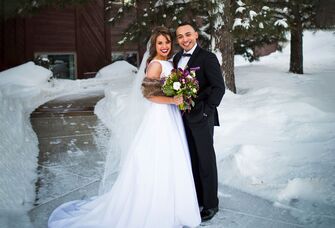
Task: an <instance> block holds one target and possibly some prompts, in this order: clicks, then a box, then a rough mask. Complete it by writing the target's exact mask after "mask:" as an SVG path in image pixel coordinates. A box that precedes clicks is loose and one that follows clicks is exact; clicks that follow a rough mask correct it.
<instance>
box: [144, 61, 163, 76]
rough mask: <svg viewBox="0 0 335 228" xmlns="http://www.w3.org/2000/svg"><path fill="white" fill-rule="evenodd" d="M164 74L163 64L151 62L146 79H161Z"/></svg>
mask: <svg viewBox="0 0 335 228" xmlns="http://www.w3.org/2000/svg"><path fill="white" fill-rule="evenodd" d="M161 73H162V64H161V63H160V62H158V61H151V62H150V63H149V65H148V68H147V72H146V77H148V78H159V77H160V75H161Z"/></svg>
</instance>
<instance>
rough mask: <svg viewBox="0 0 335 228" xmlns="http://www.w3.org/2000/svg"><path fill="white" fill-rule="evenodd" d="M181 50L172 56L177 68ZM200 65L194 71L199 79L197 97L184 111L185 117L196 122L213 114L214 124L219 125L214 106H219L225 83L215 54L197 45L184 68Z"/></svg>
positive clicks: (193, 122) (191, 122)
mask: <svg viewBox="0 0 335 228" xmlns="http://www.w3.org/2000/svg"><path fill="white" fill-rule="evenodd" d="M182 53H183V51H180V52H178V53H177V54H176V55H175V56H174V58H173V65H174V68H176V69H177V67H178V62H179V60H180V58H181V56H182ZM193 67H200V69H199V70H197V71H196V78H197V79H198V81H199V87H200V88H199V91H198V97H197V98H196V99H195V106H194V107H193V108H192V110H191V111H190V112H189V113H188V112H185V114H184V115H185V119H186V120H187V121H188V123H189V124H196V123H198V122H201V121H202V120H204V119H205V118H206V116H207V117H208V116H210V115H213V114H214V125H215V126H219V117H218V112H217V109H216V107H217V106H219V104H220V102H221V99H222V97H223V95H224V93H225V85H224V80H223V76H222V73H221V69H220V64H219V61H218V59H217V58H216V56H215V55H214V54H213V53H212V52H209V51H207V50H205V49H203V48H201V47H199V45H197V47H196V48H195V50H194V52H193V54H192V56H191V57H190V60H189V61H188V63H187V66H186V67H185V68H193Z"/></svg>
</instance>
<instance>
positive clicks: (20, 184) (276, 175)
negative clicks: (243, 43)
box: [0, 1, 335, 227]
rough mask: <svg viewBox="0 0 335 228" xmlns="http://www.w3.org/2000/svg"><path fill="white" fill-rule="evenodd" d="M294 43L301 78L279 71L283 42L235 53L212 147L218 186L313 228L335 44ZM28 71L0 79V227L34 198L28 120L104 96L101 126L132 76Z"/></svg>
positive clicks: (328, 140) (322, 195)
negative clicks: (40, 111) (255, 58)
mask: <svg viewBox="0 0 335 228" xmlns="http://www.w3.org/2000/svg"><path fill="white" fill-rule="evenodd" d="M239 2H240V3H242V2H241V1H239ZM303 39H304V72H305V74H303V75H296V74H291V73H289V72H288V68H289V51H290V45H287V46H286V47H285V48H284V49H283V52H276V53H273V54H271V55H269V56H266V57H262V58H261V59H260V61H259V62H254V63H249V62H246V61H245V60H244V59H243V57H240V56H236V58H235V65H236V68H235V77H236V85H237V88H238V93H237V94H233V93H231V92H230V91H227V92H226V94H225V96H224V98H223V101H222V102H221V105H220V106H219V108H218V111H219V116H220V121H221V127H219V128H216V129H215V138H214V140H215V148H216V153H217V164H218V173H219V182H220V186H221V184H222V185H226V186H231V187H233V188H237V189H239V190H241V191H243V192H247V193H249V194H252V195H255V196H259V197H261V198H264V199H268V200H270V201H271V202H273V205H274V206H275V207H282V208H288V209H289V210H290V211H291V213H292V215H294V216H295V217H297V218H299V219H300V221H301V222H303V223H305V224H306V227H315V226H316V225H315V224H317V226H318V227H322V224H323V221H325V220H326V219H327V218H332V219H334V218H335V178H334V177H335V174H334V173H335V154H334V151H335V103H334V100H335V92H334V89H333V85H334V84H335V77H334V75H335V58H334V53H335V39H334V33H333V32H331V31H328V32H320V31H319V32H317V33H315V34H314V33H313V32H305V33H304V36H303ZM28 66H29V67H31V68H29V69H30V70H24V71H20V68H16V70H13V69H12V71H5V72H1V73H0V100H1V108H0V128H1V132H0V137H1V139H2V140H1V144H0V153H1V160H0V169H1V175H0V186H1V189H0V195H1V199H0V208H1V209H2V211H1V212H0V214H1V215H3V214H5V216H2V217H0V226H1V225H2V224H4V223H5V222H6V221H5V220H4V218H5V217H6V214H8V215H11V216H14V217H20V218H21V219H22V221H26V220H27V219H26V218H25V216H21V215H22V214H24V213H23V212H24V211H27V210H29V208H31V207H32V202H33V200H34V194H35V192H34V183H35V179H36V176H37V173H36V167H37V155H38V147H37V145H38V142H37V138H36V135H35V133H34V132H33V130H32V128H31V125H30V121H29V115H30V113H31V112H32V111H33V110H34V109H35V108H36V107H38V106H40V105H42V104H43V103H45V102H47V101H48V100H51V99H54V98H57V97H59V96H63V95H68V94H81V95H82V96H86V95H87V94H89V93H90V92H92V91H103V90H105V99H103V100H101V101H100V102H99V104H98V106H96V110H95V113H97V114H98V117H99V118H100V119H101V120H102V122H103V123H104V124H105V125H106V126H107V127H109V128H110V127H111V124H112V123H113V122H112V121H113V120H112V119H111V116H112V115H110V113H109V110H113V111H114V112H118V110H120V109H122V107H124V105H126V104H124V103H123V102H122V101H123V100H124V99H125V97H126V96H127V92H129V83H130V82H131V81H132V78H133V76H134V68H133V67H132V66H129V65H127V64H126V63H125V62H115V63H113V64H112V65H110V66H107V67H106V68H103V69H101V70H100V71H99V73H98V75H97V77H96V78H94V79H87V80H76V81H69V80H55V81H54V86H52V84H51V83H47V78H48V77H49V76H50V75H49V73H50V72H48V71H45V70H44V69H41V68H39V67H37V66H34V65H31V63H30V64H28ZM21 67H22V66H21ZM6 72H7V73H6ZM21 72H22V73H24V74H21ZM7 74H11V75H13V77H9V76H8V75H7ZM36 75H40V76H41V77H39V76H36ZM23 78H24V79H23ZM10 79H12V80H10ZM42 79H43V80H42ZM18 81H19V82H18ZM51 143H58V142H57V141H53V142H51ZM219 191H220V195H224V194H225V192H224V191H223V189H221V188H220V189H219ZM223 199H224V198H223ZM220 203H221V204H225V202H224V201H221V202H220ZM13 211H14V212H13ZM22 211H23V212H22ZM2 212H4V213H2ZM15 215H20V216H15ZM1 222H2V223H1ZM324 227H325V226H324Z"/></svg>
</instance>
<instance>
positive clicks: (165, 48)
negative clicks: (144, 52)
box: [156, 35, 171, 60]
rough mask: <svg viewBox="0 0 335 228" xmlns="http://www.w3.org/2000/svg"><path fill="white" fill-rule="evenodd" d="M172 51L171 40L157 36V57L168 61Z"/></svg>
mask: <svg viewBox="0 0 335 228" xmlns="http://www.w3.org/2000/svg"><path fill="white" fill-rule="evenodd" d="M168 38H170V37H168ZM170 51H171V38H170V39H167V37H165V36H163V35H159V36H157V39H156V52H157V55H156V57H157V58H159V59H162V60H163V59H165V60H166V59H167V58H168V55H169V54H170Z"/></svg>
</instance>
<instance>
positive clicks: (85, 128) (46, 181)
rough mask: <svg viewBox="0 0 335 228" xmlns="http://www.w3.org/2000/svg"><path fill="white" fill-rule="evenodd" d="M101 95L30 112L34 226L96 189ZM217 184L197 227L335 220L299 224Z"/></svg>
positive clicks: (104, 134)
mask: <svg viewBox="0 0 335 228" xmlns="http://www.w3.org/2000/svg"><path fill="white" fill-rule="evenodd" d="M100 98H101V97H100V96H95V97H89V98H82V97H78V98H73V96H72V97H71V98H69V97H66V98H62V99H57V100H54V101H51V102H48V103H47V104H44V105H42V106H41V107H40V108H39V109H38V110H37V111H35V112H34V113H33V114H32V118H31V122H32V125H33V128H34V130H35V131H36V133H37V135H38V137H39V148H40V155H39V168H38V171H39V180H38V182H37V183H36V201H35V207H34V208H33V209H32V210H31V211H30V212H29V216H30V219H31V221H32V223H33V225H34V227H36V228H45V227H47V220H48V217H49V215H50V214H51V212H52V211H53V210H54V209H55V208H56V207H57V206H58V205H60V204H62V203H64V202H67V201H70V200H75V199H84V198H88V197H91V196H95V195H96V194H97V192H98V186H99V182H100V178H101V176H100V175H101V173H102V169H103V163H104V153H103V149H104V148H103V144H104V143H106V141H107V138H108V131H107V130H106V128H105V127H104V126H103V125H102V124H101V122H99V120H97V118H96V116H95V115H94V114H93V107H94V105H95V102H96V101H97V100H99V99H100ZM101 146H102V147H101ZM219 189H220V192H219V198H220V210H219V212H218V214H217V215H216V216H215V217H214V218H213V219H212V220H211V221H209V222H206V223H203V224H201V227H209V228H241V227H243V228H249V227H250V228H270V227H275V228H277V227H278V228H291V227H292V228H293V227H309V228H311V227H333V226H332V225H333V224H335V219H334V218H332V217H330V218H329V219H328V220H324V219H323V222H322V223H315V222H314V221H313V223H312V224H308V223H306V222H304V223H302V222H301V221H298V220H297V219H296V218H295V217H293V216H292V215H291V213H290V212H291V209H290V210H289V209H286V208H281V207H277V206H275V205H274V203H273V202H270V201H267V200H265V199H262V198H259V197H255V196H253V195H250V194H247V193H244V192H241V191H239V190H237V189H233V188H231V187H228V186H225V185H220V186H219Z"/></svg>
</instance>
